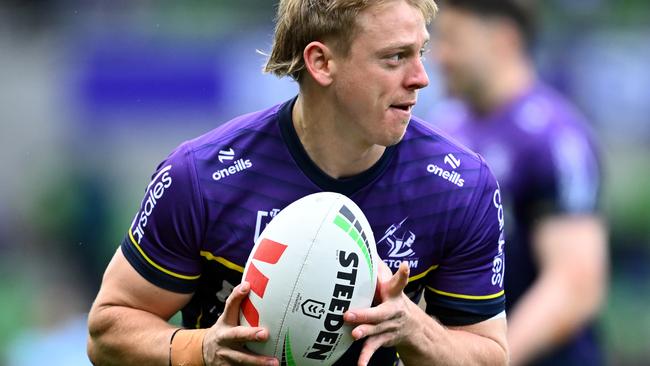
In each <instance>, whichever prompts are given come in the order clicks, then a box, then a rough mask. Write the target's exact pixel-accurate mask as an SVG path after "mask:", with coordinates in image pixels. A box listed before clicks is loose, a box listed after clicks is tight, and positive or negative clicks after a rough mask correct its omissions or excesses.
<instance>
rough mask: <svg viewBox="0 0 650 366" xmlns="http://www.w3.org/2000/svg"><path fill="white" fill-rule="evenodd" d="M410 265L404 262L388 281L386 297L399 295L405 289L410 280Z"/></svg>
mask: <svg viewBox="0 0 650 366" xmlns="http://www.w3.org/2000/svg"><path fill="white" fill-rule="evenodd" d="M409 273H410V270H409V266H408V264H406V262H402V263H401V264H400V266H399V269H397V272H395V274H394V275H393V277H391V278H390V280H389V281H388V286H387V287H386V291H385V294H386V297H398V296H399V295H400V294H401V293H402V292H403V291H404V288H405V287H406V285H407V284H408V281H409Z"/></svg>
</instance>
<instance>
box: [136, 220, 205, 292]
mask: <svg viewBox="0 0 650 366" xmlns="http://www.w3.org/2000/svg"><path fill="white" fill-rule="evenodd" d="M129 238H130V239H131V243H133V245H135V247H136V249H138V252H140V254H141V255H142V258H144V259H145V260H146V261H147V262H149V264H151V265H152V266H154V267H155V268H156V269H158V270H159V271H161V272H164V273H166V274H168V275H170V276H174V277H176V278H181V279H184V280H196V279H198V278H199V277H201V275H196V276H186V275H182V274H180V273H176V272H172V271H170V270H168V269H166V268H163V267H161V266H160V265H158V263H156V262H154V261H152V260H151V259H150V258H149V257H148V256H147V255H146V254H144V251H142V248H140V245H139V244H138V242H137V241H135V238H133V233H131V229H129Z"/></svg>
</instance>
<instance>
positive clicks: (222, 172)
mask: <svg viewBox="0 0 650 366" xmlns="http://www.w3.org/2000/svg"><path fill="white" fill-rule="evenodd" d="M234 159H235V150H233V149H232V148H230V149H228V150H219V162H220V163H222V164H223V163H224V161H232V160H234ZM252 166H253V162H251V161H250V159H244V158H242V159H238V160H236V161H235V162H234V163H232V164H231V165H230V166H229V167H227V168H223V169H219V170H217V171H216V172H214V173H212V179H214V180H216V181H219V180H222V179H224V178H227V177H229V176H231V175H233V174H237V173H239V172H241V171H243V170H246V169H248V168H250V167H252Z"/></svg>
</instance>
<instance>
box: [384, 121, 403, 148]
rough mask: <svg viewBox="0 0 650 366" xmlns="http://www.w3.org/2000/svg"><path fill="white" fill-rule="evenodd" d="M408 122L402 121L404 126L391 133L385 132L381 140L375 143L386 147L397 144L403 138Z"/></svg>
mask: <svg viewBox="0 0 650 366" xmlns="http://www.w3.org/2000/svg"><path fill="white" fill-rule="evenodd" d="M408 124H409V123H408V121H406V122H404V123H403V127H404V128H402V129H401V130H400V131H394V132H393V133H391V134H387V135H386V136H383V138H382V141H381V142H378V143H377V145H381V146H386V147H388V146H393V145H397V144H398V143H399V142H400V141H402V139H403V138H404V135H405V134H406V128H407V127H408Z"/></svg>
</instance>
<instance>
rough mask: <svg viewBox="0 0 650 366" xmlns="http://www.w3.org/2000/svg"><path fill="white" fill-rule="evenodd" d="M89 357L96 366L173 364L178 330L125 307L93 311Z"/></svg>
mask: <svg viewBox="0 0 650 366" xmlns="http://www.w3.org/2000/svg"><path fill="white" fill-rule="evenodd" d="M88 326H89V331H90V338H89V339H88V356H89V358H90V360H91V361H92V363H93V364H95V365H109V366H110V365H116V366H117V365H123V366H129V365H151V366H157V365H160V366H167V365H168V364H169V343H170V338H171V335H172V333H173V332H174V329H175V328H174V327H172V326H170V325H169V324H168V323H167V322H165V321H164V320H163V319H161V318H159V317H158V316H156V315H154V314H151V313H147V312H145V311H141V310H137V309H132V308H128V307H124V306H105V307H97V308H93V309H92V311H91V313H90V315H89V322H88Z"/></svg>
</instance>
